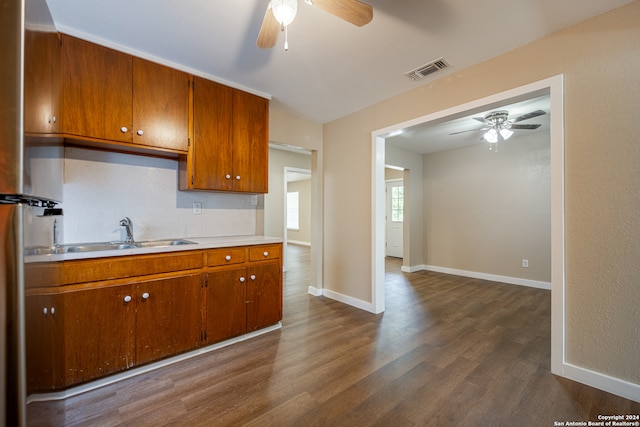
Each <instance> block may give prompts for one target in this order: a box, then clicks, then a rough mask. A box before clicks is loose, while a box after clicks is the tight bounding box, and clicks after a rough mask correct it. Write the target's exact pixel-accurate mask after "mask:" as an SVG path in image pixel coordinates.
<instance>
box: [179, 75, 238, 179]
mask: <svg viewBox="0 0 640 427" xmlns="http://www.w3.org/2000/svg"><path fill="white" fill-rule="evenodd" d="M232 108H233V89H231V88H229V87H227V86H223V85H221V84H218V83H215V82H212V81H209V80H205V79H201V78H198V77H194V81H193V146H192V151H191V153H190V154H191V156H190V159H191V176H190V177H187V179H188V180H189V181H190V182H189V183H188V184H190V185H189V188H192V189H198V190H232V188H233V187H232V186H233V164H232V160H233V143H232V139H231V137H232V135H231V125H232Z"/></svg>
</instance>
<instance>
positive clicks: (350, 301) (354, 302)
mask: <svg viewBox="0 0 640 427" xmlns="http://www.w3.org/2000/svg"><path fill="white" fill-rule="evenodd" d="M322 295H324V296H325V297H327V298H331V299H332V300H336V301H339V302H342V303H345V304H347V305H350V306H352V307H355V308H359V309H360V310H365V311H368V312H370V313H375V307H374V306H373V304H371V303H370V302H367V301H362V300H361V299H358V298H353V297H350V296H347V295H343V294H341V293H338V292H334V291H330V290H328V289H323V290H322Z"/></svg>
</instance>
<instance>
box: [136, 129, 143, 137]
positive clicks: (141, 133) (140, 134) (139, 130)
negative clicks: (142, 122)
mask: <svg viewBox="0 0 640 427" xmlns="http://www.w3.org/2000/svg"><path fill="white" fill-rule="evenodd" d="M136 133H137V134H138V135H139V136H142V135H144V132H143V131H142V129H138V132H136Z"/></svg>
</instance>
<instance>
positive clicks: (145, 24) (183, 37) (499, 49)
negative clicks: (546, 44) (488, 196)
mask: <svg viewBox="0 0 640 427" xmlns="http://www.w3.org/2000/svg"><path fill="white" fill-rule="evenodd" d="M631 1H632V0H589V1H584V0H493V1H478V0H429V1H427V0H393V1H390V0H367V1H366V2H367V3H369V4H371V5H372V6H373V8H374V17H373V20H372V21H371V23H369V24H368V25H366V26H364V27H356V26H353V25H351V24H348V23H346V22H344V21H342V20H340V19H338V18H336V17H334V16H332V15H329V14H328V13H326V12H324V11H322V10H319V9H316V8H314V7H312V6H309V5H307V4H306V3H305V2H304V1H302V0H300V1H299V2H298V3H299V7H298V16H297V17H296V19H295V21H294V22H293V23H292V24H291V25H290V26H289V51H286V52H285V51H284V49H283V35H280V38H279V40H278V44H277V45H276V47H275V48H273V49H271V50H261V49H259V48H258V47H256V45H255V40H256V37H257V35H258V30H259V29H260V24H261V21H262V18H263V16H264V11H265V9H266V5H267V2H268V1H267V0H110V1H104V0H47V3H48V4H49V7H50V9H51V13H52V15H53V19H54V22H55V24H56V27H57V29H58V30H59V31H61V32H65V33H68V34H71V35H76V36H79V37H82V38H85V39H88V40H91V41H94V42H98V43H103V44H106V45H108V46H112V47H115V48H119V49H121V50H125V51H127V52H130V53H133V54H137V55H140V56H143V57H146V58H149V59H155V60H158V61H161V62H163V63H166V64H168V65H173V66H176V67H177V68H181V69H184V70H186V71H190V72H194V73H196V74H201V75H203V76H205V77H210V78H213V79H215V80H218V81H221V82H223V83H227V84H230V85H232V86H236V87H239V88H242V89H246V90H249V91H252V92H254V93H258V94H261V95H267V96H271V97H272V100H271V105H272V108H274V109H275V110H277V111H281V112H284V113H289V114H292V115H295V116H298V117H301V118H305V119H309V120H312V121H315V122H317V123H326V122H329V121H332V120H334V119H337V118H340V117H343V116H345V115H347V114H349V113H352V112H354V111H357V110H360V109H362V108H365V107H367V106H369V105H372V104H375V103H377V102H379V101H382V100H384V99H387V98H390V97H392V96H394V95H397V94H399V93H402V92H405V91H408V90H411V89H413V88H415V87H418V86H420V85H424V84H425V83H428V82H429V81H431V80H434V79H437V78H441V77H443V76H446V75H447V74H448V73H455V72H456V71H457V70H461V69H463V68H465V67H468V66H470V65H473V64H476V63H478V62H481V61H484V60H486V59H489V58H491V57H494V56H496V55H499V54H501V53H503V52H506V51H508V50H511V49H514V48H515V47H518V46H521V45H523V44H526V43H529V42H531V41H533V40H536V39H538V38H541V37H543V36H545V35H547V34H550V33H553V32H555V31H558V30H560V29H562V28H565V27H567V26H570V25H573V24H576V23H578V22H581V21H584V20H585V19H588V18H590V17H592V16H595V15H598V14H601V13H604V12H606V11H608V10H611V9H614V8H617V7H619V6H622V5H624V4H627V3H630V2H631ZM440 57H444V58H445V59H446V60H447V61H448V62H449V63H450V64H451V65H452V66H451V67H450V68H448V69H446V70H442V71H439V72H437V73H435V74H432V75H431V76H429V77H426V78H424V79H422V80H420V81H412V80H410V79H408V78H407V77H405V76H404V73H405V72H408V71H410V70H412V69H414V68H416V67H419V66H421V65H423V64H425V63H427V62H430V61H431V60H435V59H437V58H440Z"/></svg>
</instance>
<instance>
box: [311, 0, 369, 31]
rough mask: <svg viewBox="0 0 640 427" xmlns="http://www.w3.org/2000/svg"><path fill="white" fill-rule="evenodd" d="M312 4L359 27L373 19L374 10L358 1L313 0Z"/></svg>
mask: <svg viewBox="0 0 640 427" xmlns="http://www.w3.org/2000/svg"><path fill="white" fill-rule="evenodd" d="M307 3H309V2H308V1H307ZM311 4H312V5H314V6H315V7H317V8H318V9H322V10H324V11H325V12H329V13H330V14H332V15H335V16H337V17H338V18H340V19H343V20H345V21H347V22H350V23H352V24H353V25H357V26H358V27H362V26H363V25H366V24H368V23H369V22H371V20H372V19H373V8H372V7H371V6H370V5H368V4H366V3H362V2H360V1H358V0H312V1H311Z"/></svg>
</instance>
